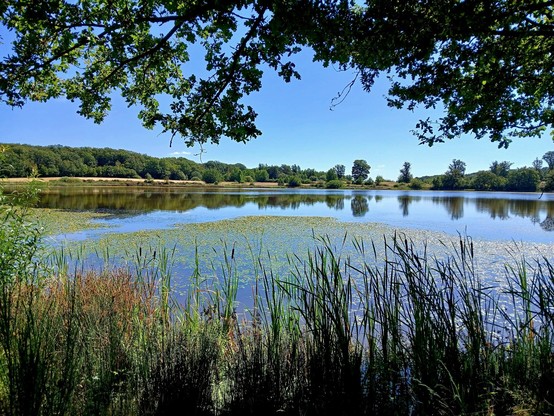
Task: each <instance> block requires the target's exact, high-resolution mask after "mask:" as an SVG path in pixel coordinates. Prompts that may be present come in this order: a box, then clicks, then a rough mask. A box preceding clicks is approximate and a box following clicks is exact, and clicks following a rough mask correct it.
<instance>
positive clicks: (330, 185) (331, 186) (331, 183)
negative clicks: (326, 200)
mask: <svg viewBox="0 0 554 416" xmlns="http://www.w3.org/2000/svg"><path fill="white" fill-rule="evenodd" d="M343 186H344V183H343V182H342V181H339V180H338V179H333V180H332V181H329V182H327V183H326V184H325V187H326V188H327V189H339V188H342V187H343Z"/></svg>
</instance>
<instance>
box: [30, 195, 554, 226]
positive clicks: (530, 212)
mask: <svg viewBox="0 0 554 416" xmlns="http://www.w3.org/2000/svg"><path fill="white" fill-rule="evenodd" d="M373 197H374V198H375V202H380V201H381V200H382V199H383V196H382V195H375V196H373V195H363V194H354V195H353V196H348V195H347V196H345V195H342V194H324V193H322V194H307V193H306V194H302V193H293V194H286V193H282V194H281V193H278V194H277V193H267V194H266V193H259V194H248V193H240V192H236V193H229V192H225V191H222V192H210V193H205V192H202V191H198V190H192V191H186V190H182V189H177V190H176V189H163V188H157V189H151V188H145V189H142V188H138V189H137V188H103V187H97V188H93V187H91V188H82V187H81V188H69V187H68V188H61V189H54V190H49V191H46V192H44V193H42V194H41V196H40V202H39V207H41V208H57V209H71V210H82V211H98V210H106V211H119V212H124V211H141V212H149V211H156V210H171V211H188V210H191V209H194V208H197V207H205V208H208V209H219V208H222V207H237V208H240V207H242V206H244V205H246V204H247V203H255V204H257V205H258V207H259V208H266V207H267V208H282V209H292V210H294V209H298V208H299V207H300V206H306V205H307V206H310V205H315V204H326V205H327V207H329V208H330V209H335V210H343V209H344V206H345V199H350V205H351V209H352V215H353V216H355V217H363V216H364V215H365V214H366V213H367V212H368V211H369V203H370V202H371V200H372V199H373ZM397 199H398V204H399V209H400V210H401V212H402V215H403V216H408V215H409V207H410V204H411V203H412V202H414V201H419V200H421V199H422V198H421V197H419V196H412V195H401V196H398V197H397ZM431 201H432V202H433V203H434V204H437V205H442V206H444V207H445V209H446V210H447V212H448V213H449V215H450V217H451V218H452V219H455V220H457V219H460V218H462V217H463V215H464V203H465V201H468V203H474V204H475V207H476V210H477V211H478V212H483V213H487V214H489V215H490V216H491V218H493V219H494V218H499V219H507V218H509V217H510V216H517V217H522V218H529V219H530V220H531V221H532V222H533V223H539V224H540V226H541V228H543V229H544V230H546V231H554V201H544V200H538V199H532V200H528V199H527V200H517V199H502V198H478V199H465V198H464V197H463V196H460V197H457V196H456V197H452V196H434V197H432V198H431ZM544 211H546V213H547V215H546V218H543V216H544Z"/></svg>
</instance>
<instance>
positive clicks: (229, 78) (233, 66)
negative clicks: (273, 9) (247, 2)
mask: <svg viewBox="0 0 554 416" xmlns="http://www.w3.org/2000/svg"><path fill="white" fill-rule="evenodd" d="M265 11H266V8H265V7H264V8H262V9H261V10H260V11H259V12H258V17H257V18H256V20H255V21H254V23H253V24H252V26H251V27H250V30H249V31H248V33H247V34H246V36H244V37H243V38H242V39H241V42H240V44H239V46H238V48H237V49H236V50H235V52H234V53H233V60H232V62H231V65H230V67H229V68H230V70H229V72H228V74H227V76H226V77H225V79H224V80H223V83H222V84H221V86H220V88H219V90H218V91H217V92H216V93H215V94H214V96H213V97H212V99H211V100H210V102H209V103H208V105H207V106H206V107H205V108H204V110H203V111H202V113H200V114H199V115H198V116H196V117H195V118H194V121H195V123H196V122H198V120H201V119H202V118H204V116H205V115H206V114H207V113H208V111H210V109H211V108H212V107H213V106H214V104H215V103H216V101H217V100H218V99H219V97H220V96H221V94H223V92H224V91H225V89H226V88H227V87H228V86H229V83H230V82H231V81H232V79H233V78H234V76H235V74H236V71H237V70H238V69H239V67H240V66H239V65H238V63H239V60H240V57H241V55H242V54H243V52H244V50H245V49H246V46H247V44H248V42H249V41H250V40H251V39H252V37H254V34H255V33H256V30H257V29H258V27H259V25H260V24H261V23H262V21H263V20H264V13H265Z"/></svg>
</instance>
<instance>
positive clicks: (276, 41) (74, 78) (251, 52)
mask: <svg viewBox="0 0 554 416" xmlns="http://www.w3.org/2000/svg"><path fill="white" fill-rule="evenodd" d="M553 5H554V2H552V1H544V0H532V1H526V2H514V1H511V0H502V1H498V2H494V3H491V2H487V1H472V2H468V1H460V0H446V1H445V0H431V1H427V2H420V1H417V0H409V1H400V0H398V1H390V2H383V1H376V0H368V1H366V2H365V4H364V5H363V6H362V5H359V4H356V2H353V1H346V0H342V1H309V0H298V1H290V2H288V1H287V2H277V1H275V2H271V1H265V0H264V1H261V0H257V1H256V0H241V1H237V0H235V1H227V2H222V1H217V0H204V1H198V2H173V1H167V0H146V1H140V2H139V1H137V0H122V1H118V2H117V3H114V2H113V1H110V0H95V1H87V2H80V1H79V2H71V1H67V0H46V1H42V2H27V1H19V0H7V1H4V2H2V4H1V5H0V29H1V32H0V36H1V37H2V39H0V40H2V41H4V42H6V43H11V48H10V47H6V52H5V54H4V55H3V56H2V57H1V58H0V101H2V102H5V103H7V104H9V105H12V106H21V105H23V104H24V103H25V101H27V100H33V101H46V100H48V99H51V98H55V97H62V96H65V97H67V98H69V99H71V100H77V101H79V102H80V109H79V113H80V114H82V115H84V116H86V117H89V118H92V119H93V120H94V121H96V122H101V121H102V120H103V119H104V118H105V116H106V114H107V113H108V111H109V110H110V106H111V104H110V103H111V96H112V94H113V93H114V92H117V93H120V94H121V95H122V96H123V98H124V99H125V101H126V102H127V103H128V104H129V105H137V106H139V107H140V112H139V117H140V118H141V120H142V122H143V124H144V125H145V126H146V127H148V128H153V127H154V126H156V125H159V126H161V127H162V128H163V130H164V131H167V132H170V133H171V134H172V135H173V136H172V137H174V136H175V135H180V136H182V137H183V138H184V139H185V142H186V143H187V145H189V146H192V145H194V144H195V143H200V144H202V143H205V142H208V141H211V142H214V143H218V142H219V140H220V138H221V137H224V136H225V137H228V138H230V139H232V140H235V141H239V142H243V141H247V140H249V139H251V138H254V137H256V136H259V135H260V134H261V132H260V130H259V129H258V128H257V126H256V123H255V121H256V116H257V114H256V112H255V110H254V109H253V108H252V107H250V106H249V105H247V104H246V103H245V98H246V96H248V95H249V94H251V93H253V92H256V91H258V90H259V89H260V88H261V86H262V75H263V72H264V71H266V70H268V69H271V70H274V71H276V72H277V74H278V75H279V76H280V77H281V78H283V80H285V81H286V82H288V81H290V80H291V79H292V78H300V74H299V73H298V72H297V71H296V69H295V64H294V62H293V60H292V59H291V56H292V55H294V54H296V53H297V52H299V51H300V50H301V48H304V47H308V48H312V49H313V51H314V60H315V61H318V62H321V63H322V64H323V65H324V66H328V65H330V64H334V65H337V66H338V67H339V68H340V69H342V70H351V71H352V72H353V81H352V83H350V84H348V86H347V87H346V88H345V91H344V94H342V93H341V96H340V97H339V99H338V100H337V101H342V100H343V99H344V98H345V95H347V92H348V91H349V90H350V88H351V87H352V85H353V84H354V83H355V82H357V80H360V82H361V84H362V85H363V87H364V89H366V90H368V91H369V90H370V89H371V87H372V86H373V84H374V82H375V80H376V78H377V77H378V76H379V75H380V74H386V75H388V76H389V78H390V81H391V87H390V89H389V104H390V105H391V106H393V107H399V108H400V107H404V106H406V107H407V108H408V109H414V108H416V107H417V106H423V107H425V108H426V109H433V108H436V107H438V108H440V109H443V110H444V115H443V116H442V117H440V118H439V119H438V120H432V119H430V118H427V119H424V120H421V121H420V122H419V123H418V125H417V126H416V128H417V129H416V136H417V137H418V138H419V140H420V141H421V142H422V143H427V144H430V145H432V144H433V143H437V142H441V141H444V140H445V139H452V138H454V137H457V136H460V135H462V134H470V135H472V136H474V137H476V138H478V139H479V138H483V137H488V138H489V139H490V140H492V141H494V142H497V143H498V145H499V147H507V146H508V145H509V143H510V140H511V137H514V136H515V137H528V136H539V135H541V134H542V133H543V132H544V131H545V130H547V129H548V128H550V127H552V125H553V122H554V109H553V102H554V87H553V85H554V82H553V77H554V75H553V74H552V71H551V69H552V67H553V66H554V57H553V56H552V54H551V51H552V50H553V49H554V37H553V35H554V20H553V19H554V17H553V13H552V6H553ZM200 53H203V55H204V56H203V61H204V64H205V67H204V68H201V67H200V66H196V65H192V61H195V62H199V61H201V59H199V57H197V56H196V55H197V54H200ZM333 105H334V104H333Z"/></svg>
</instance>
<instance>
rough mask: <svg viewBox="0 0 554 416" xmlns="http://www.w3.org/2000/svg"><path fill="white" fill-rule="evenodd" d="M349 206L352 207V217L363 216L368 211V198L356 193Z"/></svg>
mask: <svg viewBox="0 0 554 416" xmlns="http://www.w3.org/2000/svg"><path fill="white" fill-rule="evenodd" d="M350 207H351V208H352V215H353V216H354V217H363V216H365V214H367V212H368V211H369V203H368V198H366V197H364V196H361V195H356V196H354V198H352V200H351V201H350Z"/></svg>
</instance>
